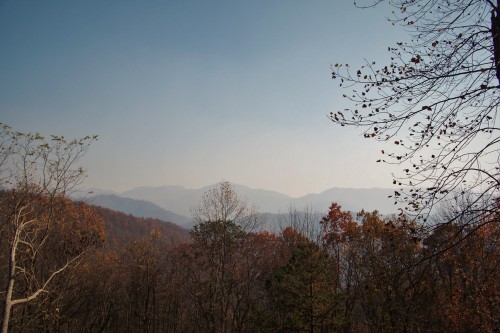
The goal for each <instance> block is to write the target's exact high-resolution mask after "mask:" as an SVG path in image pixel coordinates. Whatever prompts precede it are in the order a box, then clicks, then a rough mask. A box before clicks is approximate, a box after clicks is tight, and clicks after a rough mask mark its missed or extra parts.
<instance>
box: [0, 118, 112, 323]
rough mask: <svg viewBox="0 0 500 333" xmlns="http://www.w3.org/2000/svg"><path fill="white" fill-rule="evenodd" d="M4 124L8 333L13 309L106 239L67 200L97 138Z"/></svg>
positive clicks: (1, 154)
mask: <svg viewBox="0 0 500 333" xmlns="http://www.w3.org/2000/svg"><path fill="white" fill-rule="evenodd" d="M0 126H1V129H0V186H1V187H2V195H1V202H0V214H1V215H0V231H1V234H2V243H3V245H2V255H1V257H0V259H2V260H1V265H2V266H1V267H0V271H1V272H2V273H4V272H5V275H4V276H5V278H2V280H1V281H2V282H5V292H4V293H2V294H3V296H2V298H3V317H2V331H1V332H2V333H6V332H7V331H8V328H9V321H10V317H11V311H12V308H13V307H14V306H16V305H18V304H24V303H28V302H31V301H33V300H35V299H37V298H39V297H40V296H41V295H46V294H47V293H49V291H50V286H51V284H52V283H53V282H54V280H55V279H56V278H57V277H58V276H60V274H62V273H63V272H64V271H66V270H67V269H68V268H70V267H72V266H74V265H76V264H77V263H78V261H79V260H80V258H81V257H82V256H83V254H84V253H85V252H86V250H88V249H89V248H92V247H94V246H95V245H97V244H98V243H100V242H101V241H102V238H103V232H104V231H103V229H102V223H101V220H100V219H99V218H98V217H97V216H96V215H95V214H94V213H93V212H92V211H90V210H89V209H88V207H86V206H85V205H83V204H82V205H75V204H73V203H72V202H70V201H69V200H67V199H66V198H65V194H66V193H67V191H69V190H71V189H73V188H74V187H75V186H76V185H78V184H80V183H81V181H82V180H83V177H84V172H83V169H81V168H79V167H77V166H76V163H77V162H78V160H79V159H80V157H81V156H82V155H83V154H85V152H86V151H87V149H88V147H89V144H90V142H92V141H93V140H95V139H96V137H85V138H82V139H79V140H76V139H75V140H71V141H68V140H66V139H65V138H63V137H59V136H52V137H51V139H49V140H47V139H45V138H44V137H43V136H41V135H40V134H38V133H36V134H31V133H28V134H26V133H20V132H14V131H12V130H11V128H10V127H9V126H7V125H3V124H0ZM48 249H52V250H54V251H52V252H50V250H48ZM56 256H57V257H56ZM16 286H19V288H16Z"/></svg>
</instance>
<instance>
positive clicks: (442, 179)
mask: <svg viewBox="0 0 500 333" xmlns="http://www.w3.org/2000/svg"><path fill="white" fill-rule="evenodd" d="M366 2H367V3H366V4H365V5H363V4H361V5H360V4H359V2H358V6H359V7H364V8H367V7H373V6H377V5H379V4H380V3H386V4H388V5H389V6H391V7H392V8H393V9H394V10H393V12H392V13H393V16H391V17H390V18H389V21H390V22H392V23H393V24H394V25H401V26H403V27H404V29H406V31H407V32H408V34H409V36H410V39H409V41H408V42H400V43H397V45H395V46H394V47H389V53H390V59H389V62H388V63H387V64H385V65H382V66H379V65H377V64H376V63H375V62H370V61H367V62H366V64H365V65H364V66H362V67H361V68H358V69H351V67H349V65H348V64H335V65H332V71H333V72H332V76H333V78H334V79H338V80H340V86H341V87H343V88H345V89H347V90H348V92H346V93H345V94H344V97H345V98H346V99H347V100H348V101H349V102H350V103H351V104H352V105H353V106H352V108H350V109H346V110H341V111H338V112H332V113H331V114H330V119H331V120H332V121H333V122H334V123H337V124H340V125H341V126H346V125H350V126H361V127H363V128H364V136H365V137H366V138H369V139H375V140H379V141H384V142H387V144H388V145H391V147H392V148H388V149H387V151H385V150H382V152H381V153H382V157H381V158H380V160H379V162H385V163H390V164H400V165H401V166H402V173H401V174H399V175H395V176H394V180H393V183H394V184H396V185H399V186H401V188H400V189H399V190H397V191H395V192H394V196H395V198H396V200H397V201H403V202H406V203H407V205H405V206H404V207H405V208H404V209H401V210H402V211H401V213H402V214H403V213H406V214H415V215H417V216H418V218H419V219H422V220H423V221H426V220H427V222H428V224H431V223H430V221H429V220H428V217H429V215H430V214H433V211H434V208H435V207H439V206H440V205H442V204H444V203H445V202H448V201H450V200H451V201H455V200H456V197H457V196H462V195H463V194H464V193H472V194H473V195H472V197H473V198H474V199H473V200H471V201H469V202H468V204H467V205H466V206H462V207H461V209H460V210H459V211H457V212H456V214H455V215H454V216H450V217H449V220H448V221H446V223H452V222H454V221H455V220H458V219H463V217H464V216H470V217H474V216H476V217H478V218H477V219H473V218H472V219H470V218H467V220H468V221H469V223H470V224H474V223H476V222H477V223H481V221H485V220H486V221H489V220H491V219H487V218H486V219H485V215H491V214H495V212H496V211H497V210H498V204H497V203H496V201H497V200H498V197H499V191H500V168H499V166H500V154H499V152H500V128H499V127H498V121H499V119H498V105H499V101H500V89H499V88H500V85H499V82H500V1H498V0H497V1H496V2H495V1H490V0H458V1H446V0H428V1H415V0H387V1H386V0H373V1H370V0H367V1H366ZM434 222H435V221H434Z"/></svg>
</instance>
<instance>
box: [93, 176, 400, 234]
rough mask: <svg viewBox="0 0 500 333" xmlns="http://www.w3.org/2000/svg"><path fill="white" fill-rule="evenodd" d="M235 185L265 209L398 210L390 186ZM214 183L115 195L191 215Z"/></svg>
mask: <svg viewBox="0 0 500 333" xmlns="http://www.w3.org/2000/svg"><path fill="white" fill-rule="evenodd" d="M233 185H234V187H235V190H236V193H237V194H238V196H239V197H240V198H241V199H242V200H245V201H246V202H247V203H248V204H249V205H250V206H252V205H255V206H256V208H257V210H258V211H259V212H261V213H283V212H286V211H287V210H288V208H289V207H295V208H297V209H299V210H300V209H303V208H305V207H307V208H309V209H314V210H318V211H320V212H324V213H326V212H327V210H328V208H329V206H330V204H331V203H332V202H337V203H338V204H340V205H341V206H342V208H343V209H345V210H350V211H353V212H357V211H360V210H361V209H365V210H368V211H373V210H378V211H379V212H381V213H383V214H393V213H396V210H397V206H395V205H394V201H393V200H391V199H389V198H388V196H389V195H392V194H393V191H394V190H393V189H390V188H379V187H374V188H346V187H332V188H329V189H326V190H324V191H322V192H320V193H309V194H306V195H304V196H301V197H291V196H289V195H287V194H283V193H280V192H277V191H273V190H263V189H254V188H251V187H248V186H245V185H240V184H233ZM213 186H214V185H208V186H203V187H201V188H198V189H188V188H185V187H183V186H179V185H166V186H154V187H153V186H140V187H135V188H133V189H130V190H127V191H124V192H121V193H117V192H115V193H116V194H114V195H117V196H120V197H124V198H129V199H134V200H143V201H146V202H150V203H153V204H155V205H156V206H159V207H160V208H162V209H164V210H166V211H170V212H172V213H175V214H179V215H181V216H184V217H187V216H190V215H191V214H190V208H191V207H192V206H193V205H194V204H196V203H197V202H199V201H200V199H201V198H202V195H203V194H204V193H205V192H206V191H208V190H209V189H211V188H212V187H213ZM94 193H97V195H98V194H99V190H97V189H94ZM107 193H109V191H107ZM90 198H92V197H90ZM174 223H175V222H174ZM182 224H184V223H182Z"/></svg>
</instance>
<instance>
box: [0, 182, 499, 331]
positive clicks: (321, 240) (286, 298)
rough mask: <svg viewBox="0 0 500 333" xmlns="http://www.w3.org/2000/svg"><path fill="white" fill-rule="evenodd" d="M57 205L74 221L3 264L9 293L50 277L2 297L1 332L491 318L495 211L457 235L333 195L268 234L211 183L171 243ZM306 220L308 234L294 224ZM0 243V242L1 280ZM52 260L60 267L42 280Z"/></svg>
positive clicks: (414, 323)
mask: <svg viewBox="0 0 500 333" xmlns="http://www.w3.org/2000/svg"><path fill="white" fill-rule="evenodd" d="M9 193H10V192H7V194H9ZM5 197H6V198H5V200H7V201H8V200H11V199H9V198H10V197H9V196H5ZM44 204H45V203H42V205H44ZM62 204H63V207H65V209H69V208H71V210H68V211H65V214H64V216H65V215H66V213H69V212H71V214H68V217H67V218H65V220H64V221H65V223H67V221H71V217H72V216H74V214H80V215H78V216H80V219H79V221H80V224H81V225H80V226H77V225H73V224H70V225H69V226H66V225H65V224H63V223H58V224H53V225H51V226H50V229H51V234H50V235H49V236H47V238H46V240H45V241H44V243H43V244H42V243H41V242H35V240H33V241H32V244H35V245H33V246H34V247H38V248H39V253H38V256H39V258H36V259H33V258H30V256H29V254H30V252H29V251H28V248H29V247H27V245H26V246H24V245H23V244H25V243H22V244H19V245H18V250H19V253H22V255H18V260H17V263H16V266H17V267H25V268H23V270H21V269H20V268H19V271H18V272H16V275H15V276H14V278H15V280H16V284H15V286H14V288H13V289H14V290H13V293H12V295H13V296H12V299H18V298H21V297H24V298H29V297H30V296H29V295H32V294H33V291H34V290H39V289H37V288H40V284H42V283H43V281H47V279H50V283H47V284H45V285H42V287H43V288H42V289H43V291H42V292H41V293H40V294H39V295H37V297H33V298H32V299H30V300H29V301H26V302H20V303H18V304H17V303H16V304H15V305H14V306H13V307H12V311H11V314H10V320H9V329H8V331H9V332H43V331H46V332H213V333H219V332H471V331H481V332H493V331H495V329H496V328H498V325H499V322H498V318H499V317H500V316H499V306H498V295H499V292H498V281H500V280H499V274H498V270H497V266H498V263H499V262H500V261H499V259H500V258H499V250H498V241H499V235H500V229H499V227H498V223H496V222H498V219H499V218H500V216H499V215H498V214H497V215H496V216H495V217H493V218H492V216H491V215H488V216H486V217H485V218H484V221H482V222H483V226H482V227H481V229H480V231H477V232H474V233H470V230H468V228H472V227H473V226H472V225H471V224H470V223H469V221H460V222H456V223H451V224H444V225H442V226H441V227H440V228H435V229H432V230H429V229H426V228H425V227H424V226H423V225H422V224H419V223H417V222H415V221H414V220H409V219H406V218H403V217H397V216H391V217H383V216H381V215H380V214H378V213H377V212H376V211H375V212H365V211H361V212H359V213H357V214H353V213H351V212H347V211H343V210H342V209H341V207H340V206H339V205H337V204H335V203H333V204H332V205H331V206H330V209H329V211H328V213H327V214H326V215H325V216H324V217H322V218H321V220H319V221H314V222H313V221H309V220H308V219H307V218H305V219H300V218H297V214H300V213H299V212H297V211H295V212H294V214H290V218H289V219H288V220H287V221H282V222H283V223H281V229H280V230H279V231H276V232H273V233H271V232H268V231H262V230H260V229H259V227H258V224H259V220H258V219H259V218H260V216H261V215H257V214H255V210H253V209H251V208H249V206H248V205H247V204H246V203H245V202H244V201H242V200H241V199H240V198H239V197H238V195H237V193H235V191H234V189H233V187H232V186H231V184H229V183H227V182H222V183H220V184H218V185H217V186H216V187H214V188H213V189H212V190H210V191H209V192H207V193H206V194H205V195H204V197H203V198H202V200H201V201H200V204H199V205H198V206H196V207H193V216H194V217H195V219H196V220H197V222H198V224H197V225H196V226H195V227H194V228H193V229H192V230H191V232H190V234H191V239H190V241H188V242H184V243H182V244H176V243H175V242H173V241H172V238H171V235H169V234H168V231H167V230H165V229H160V228H152V229H151V230H150V231H149V234H146V235H144V236H142V237H140V238H136V239H129V240H128V242H127V243H126V244H122V245H121V246H112V243H109V242H108V243H106V244H105V243H104V238H105V235H104V234H103V231H102V229H101V228H102V227H103V225H104V221H103V220H102V218H101V217H100V216H97V217H96V216H95V215H88V216H83V217H82V216H81V214H83V213H84V212H87V214H91V213H90V212H91V211H92V209H90V207H88V206H86V205H84V204H75V203H69V202H63V203H62ZM33 205H36V204H35V203H33ZM2 208H3V207H2ZM447 213H450V214H452V213H453V212H448V211H447V210H446V209H444V210H443V214H442V216H441V217H440V218H446V214H447ZM107 214H108V215H109V214H110V213H109V211H108V212H107ZM304 214H307V212H306V213H304ZM37 219H38V220H39V221H40V222H41V221H45V217H43V218H37ZM477 219H479V218H477ZM31 220H32V219H31ZM297 221H302V222H300V223H299V222H297ZM2 222H3V223H4V222H5V220H4V219H2ZM312 222H313V223H314V224H315V225H316V226H317V230H318V232H317V233H316V232H310V233H309V234H308V233H305V232H304V230H311V226H310V225H308V224H309V223H312ZM306 224H307V225H306ZM2 226H3V228H2V230H3V231H4V232H7V231H6V228H5V225H4V224H3V225H2ZM96 226H98V227H96ZM68 227H70V228H68ZM34 230H35V231H36V232H40V231H38V230H39V229H38V227H37V228H35V229H34ZM68 232H70V234H66V233H68ZM465 233H466V234H468V235H469V236H468V237H467V238H464V239H463V240H462V241H461V242H460V243H459V244H455V243H453V239H454V238H461V235H462V234H465ZM4 235H6V234H4ZM88 235H93V237H89V236H88ZM313 235H314V237H311V236H313ZM316 236H317V237H316ZM85 237H88V238H85ZM3 239H8V238H3ZM30 239H31V238H30ZM83 239H92V240H93V242H92V243H91V244H89V243H88V241H87V243H85V242H83ZM82 242H83V243H82ZM443 244H449V245H453V246H449V247H448V248H446V247H443ZM8 246H9V243H7V242H2V251H1V257H0V260H1V261H0V263H1V266H0V267H1V269H2V274H1V275H0V276H2V283H3V284H4V285H5V283H6V282H7V281H6V279H5V277H8V276H10V275H9V274H6V273H7V268H8V267H9V265H8V261H9V260H8V254H9V253H10V252H9V251H8V250H7V248H8ZM83 248H85V249H86V251H82V249H83ZM63 249H64V250H63ZM75 257H78V260H75V259H68V258H75ZM68 262H69V263H70V264H68V265H67V263H68ZM28 264H29V265H28ZM57 267H65V269H64V270H62V271H61V272H59V273H57V274H56V275H54V277H53V278H51V276H52V275H53V273H51V272H54V270H56V269H57ZM25 271H29V273H30V274H34V276H33V277H31V275H29V274H28V272H25ZM56 271H57V270H56ZM51 274H52V275H51ZM37 281H40V282H37ZM2 295H3V294H2ZM3 307H4V308H2V310H4V312H5V304H4V305H3Z"/></svg>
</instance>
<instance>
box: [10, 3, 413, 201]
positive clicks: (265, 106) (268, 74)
mask: <svg viewBox="0 0 500 333" xmlns="http://www.w3.org/2000/svg"><path fill="white" fill-rule="evenodd" d="M388 15H390V10H389V9H388V8H386V7H378V8H375V9H370V10H362V9H357V8H355V7H354V5H353V3H352V1H350V0H337V1H335V0H329V1H323V0H317V1H299V0H271V1H270V0H267V1H264V0H252V1H240V0H230V1H229V0H228V1H225V0H224V1H222V0H214V1H201V0H200V1H190V0H170V1H168V0H162V1H160V0H148V1H131V0H107V1H102V0H101V1H94V0H86V1H83V0H82V1H76V0H75V1H65V0H61V1H56V0H51V1H27V0H26V1H24V0H21V1H14V0H0V122H2V123H4V124H8V125H10V126H11V127H13V129H14V130H17V131H22V132H40V133H42V134H44V135H46V136H49V135H50V134H57V135H64V136H65V137H67V138H75V137H83V136H86V135H94V134H97V135H99V140H98V141H97V142H95V143H93V144H92V146H91V148H90V150H89V152H88V153H87V155H86V156H85V157H84V158H83V159H82V160H81V164H82V165H83V166H84V168H85V169H86V170H87V175H88V176H87V179H86V180H85V183H84V186H85V187H98V188H101V189H109V190H114V191H119V192H121V191H125V190H129V189H132V188H134V187H138V186H164V185H180V186H184V187H187V188H200V187H203V186H206V185H210V184H214V183H216V182H219V181H221V180H228V181H230V182H233V183H237V184H242V185H246V186H249V187H253V188H260V189H267V190H274V191H278V192H282V193H285V194H288V195H291V196H294V197H298V196H302V195H305V194H308V193H319V192H321V191H324V190H326V189H328V188H331V187H352V188H371V187H390V186H391V184H392V177H391V172H393V171H394V170H393V169H390V168H389V167H388V166H387V165H382V164H380V163H376V160H377V159H378V158H379V157H380V149H381V148H383V147H382V146H381V145H380V144H379V143H376V142H372V141H367V140H366V139H363V137H362V130H361V129H360V128H344V127H339V126H336V125H334V124H333V123H332V122H331V121H329V119H328V118H327V115H328V114H329V113H330V112H331V111H338V110H341V109H343V108H344V107H345V106H347V104H346V102H345V101H344V100H343V99H342V94H343V93H344V91H343V90H341V89H340V88H339V87H338V82H336V81H334V80H332V79H331V70H330V66H331V64H334V63H337V62H339V63H349V64H350V65H356V64H362V63H363V61H364V59H368V60H370V61H371V60H377V61H379V60H384V59H387V47H388V46H390V45H393V44H394V43H395V42H396V41H399V40H400V39H402V38H404V34H403V32H402V31H400V30H398V28H397V27H396V28H395V27H393V26H391V25H390V23H388V22H387V20H386V19H385V17H387V16H388Z"/></svg>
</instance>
